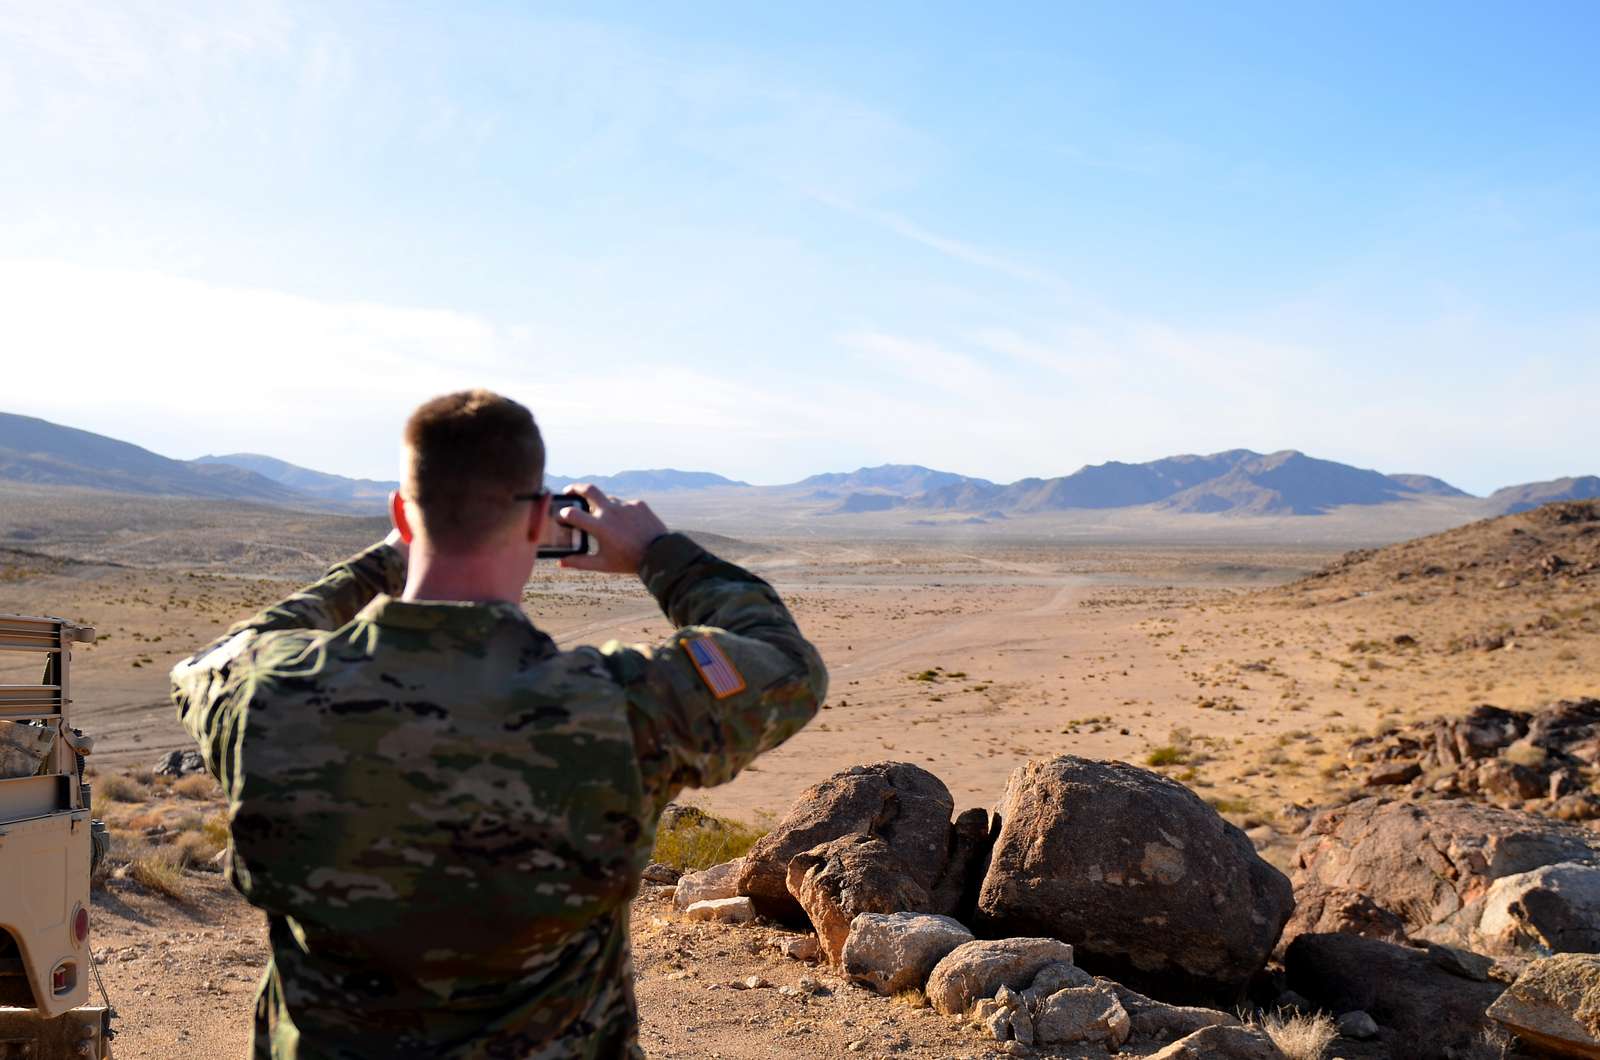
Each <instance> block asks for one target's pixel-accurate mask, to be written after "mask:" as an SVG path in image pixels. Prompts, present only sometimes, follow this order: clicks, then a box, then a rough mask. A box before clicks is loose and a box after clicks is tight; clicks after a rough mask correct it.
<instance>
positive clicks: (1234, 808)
mask: <svg viewBox="0 0 1600 1060" xmlns="http://www.w3.org/2000/svg"><path fill="white" fill-rule="evenodd" d="M1206 802H1208V803H1210V804H1211V808H1212V809H1213V810H1216V811H1217V812H1218V813H1249V812H1250V800H1249V799H1230V798H1226V797H1223V796H1220V795H1219V796H1217V797H1216V798H1212V799H1207V800H1206Z"/></svg>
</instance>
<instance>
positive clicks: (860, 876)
mask: <svg viewBox="0 0 1600 1060" xmlns="http://www.w3.org/2000/svg"><path fill="white" fill-rule="evenodd" d="M788 887H789V893H790V894H791V895H793V896H794V898H795V900H796V901H797V902H799V903H800V907H801V908H802V909H804V910H805V912H806V916H807V917H809V918H810V920H811V924H812V926H813V927H815V928H816V929H817V941H818V942H820V943H821V944H822V952H823V953H825V954H826V955H827V957H828V961H829V962H830V963H832V964H835V965H837V964H838V963H839V958H840V955H841V953H842V952H843V950H844V944H845V940H846V938H848V937H849V934H850V922H851V921H853V920H854V919H855V918H856V917H857V916H858V915H860V914H861V913H899V912H905V911H910V910H919V909H926V908H927V905H928V892H927V890H926V889H925V888H924V887H923V886H922V885H921V884H919V883H917V881H916V880H915V879H914V878H913V877H912V874H911V872H910V869H909V868H908V866H907V865H906V863H905V862H904V861H903V860H902V859H901V858H900V856H899V855H898V854H896V853H895V852H894V849H893V848H892V847H890V846H889V844H887V843H885V842H884V841H883V840H881V839H877V838H874V837H872V836H869V835H866V834H864V833H860V832H857V833H854V834H851V835H847V836H841V837H840V838H838V839H834V840H832V841H830V842H827V843H823V844H822V845H820V846H817V847H815V848H813V849H811V850H808V851H806V852H805V853H802V854H796V855H795V856H794V857H793V858H791V859H790V860H789V877H788Z"/></svg>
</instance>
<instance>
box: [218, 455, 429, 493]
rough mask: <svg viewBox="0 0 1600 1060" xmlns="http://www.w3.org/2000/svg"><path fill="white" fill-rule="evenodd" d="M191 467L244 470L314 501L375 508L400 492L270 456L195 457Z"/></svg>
mask: <svg viewBox="0 0 1600 1060" xmlns="http://www.w3.org/2000/svg"><path fill="white" fill-rule="evenodd" d="M190 463H191V464H195V465H201V466H203V467H237V468H243V469H244V470H246V471H252V472H254V473H255V474H257V475H260V476H262V477H263V478H268V479H271V480H272V481H273V482H276V483H278V484H279V485H280V486H287V487H288V488H289V489H292V490H296V491H298V492H300V493H309V494H311V495H312V496H314V497H324V498H326V499H328V500H335V501H349V502H353V503H362V502H370V503H372V504H374V505H382V504H383V503H384V502H385V501H386V500H387V499H388V496H389V494H390V492H391V491H393V490H397V489H399V488H400V483H398V482H392V481H389V482H386V481H382V480H379V479H370V478H345V477H344V476H343V475H330V474H328V473H327V472H326V471H312V470H311V469H310V468H305V467H299V466H297V465H295V464H291V463H289V462H288V461H287V460H279V459H278V458H277V457H273V456H262V455H261V454H259V453H227V454H225V455H223V456H209V455H208V456H202V457H197V458H196V459H194V460H191V461H190Z"/></svg>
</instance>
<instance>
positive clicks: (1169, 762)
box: [1144, 744, 1189, 766]
mask: <svg viewBox="0 0 1600 1060" xmlns="http://www.w3.org/2000/svg"><path fill="white" fill-rule="evenodd" d="M1188 760H1189V752H1188V751H1185V750H1184V749H1183V748H1181V747H1174V746H1172V745H1171V744H1167V745H1165V746H1163V747H1155V748H1152V749H1151V750H1150V753H1149V754H1147V755H1145V756H1144V762H1145V765H1149V766H1175V765H1180V764H1182V763H1184V762H1187V761H1188Z"/></svg>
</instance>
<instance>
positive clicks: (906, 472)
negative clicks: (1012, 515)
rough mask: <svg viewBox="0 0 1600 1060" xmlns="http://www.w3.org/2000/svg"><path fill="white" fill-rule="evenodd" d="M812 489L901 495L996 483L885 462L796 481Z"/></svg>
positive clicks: (912, 465)
mask: <svg viewBox="0 0 1600 1060" xmlns="http://www.w3.org/2000/svg"><path fill="white" fill-rule="evenodd" d="M794 485H796V486H804V487H807V488H811V489H825V490H830V491H838V492H850V491H856V492H861V491H871V490H880V491H882V492H884V493H893V494H896V495H898V496H901V497H910V496H913V495H915V494H918V493H927V492H928V491H930V490H938V489H945V488H950V487H960V486H967V485H971V486H976V487H979V488H981V487H984V486H993V485H994V483H992V482H990V481H988V480H987V479H981V478H969V477H968V476H966V475H958V474H956V473H955V472H953V471H935V470H934V469H932V468H928V467H923V466H922V465H921V464H882V465H879V466H878V467H863V468H857V469H856V470H855V471H832V472H828V473H826V474H822V475H812V476H811V477H810V478H803V479H801V480H800V481H799V482H796V483H794Z"/></svg>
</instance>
